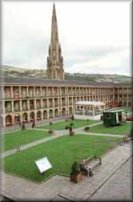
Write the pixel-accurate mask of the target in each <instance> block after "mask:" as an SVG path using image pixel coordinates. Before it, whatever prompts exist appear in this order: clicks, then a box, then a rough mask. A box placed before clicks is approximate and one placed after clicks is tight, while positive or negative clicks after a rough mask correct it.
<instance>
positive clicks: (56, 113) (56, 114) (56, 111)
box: [55, 109, 59, 117]
mask: <svg viewBox="0 0 133 202" xmlns="http://www.w3.org/2000/svg"><path fill="white" fill-rule="evenodd" d="M57 116H59V115H58V109H55V117H57Z"/></svg>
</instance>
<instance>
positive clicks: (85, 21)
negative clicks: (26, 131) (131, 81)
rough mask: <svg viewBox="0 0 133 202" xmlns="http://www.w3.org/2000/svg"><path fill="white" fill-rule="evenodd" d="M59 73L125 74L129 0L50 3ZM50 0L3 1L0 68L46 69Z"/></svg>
mask: <svg viewBox="0 0 133 202" xmlns="http://www.w3.org/2000/svg"><path fill="white" fill-rule="evenodd" d="M55 5H56V14H57V21H58V31H59V41H60V43H61V48H62V55H63V57H64V70H65V72H70V73H76V72H80V73H101V74H122V75H130V74H131V73H130V72H131V67H130V54H131V53H130V52H131V51H130V49H131V47H130V46H131V45H130V44H131V41H130V32H131V30H130V29H131V22H130V18H131V2H130V1H107V2H106V1H75V2H74V1H72V2H70V1H62V2H61V1H55ZM52 7H53V2H52V1H49V2H48V1H2V64H3V65H10V66H15V67H20V68H22V67H23V68H27V69H32V68H39V69H43V68H44V69H46V58H47V55H48V46H49V42H50V34H51V18H52Z"/></svg>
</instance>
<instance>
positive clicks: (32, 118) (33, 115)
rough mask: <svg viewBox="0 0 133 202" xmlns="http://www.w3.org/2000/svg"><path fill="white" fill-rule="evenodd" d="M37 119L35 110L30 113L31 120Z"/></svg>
mask: <svg viewBox="0 0 133 202" xmlns="http://www.w3.org/2000/svg"><path fill="white" fill-rule="evenodd" d="M33 120H35V112H31V113H30V121H33Z"/></svg>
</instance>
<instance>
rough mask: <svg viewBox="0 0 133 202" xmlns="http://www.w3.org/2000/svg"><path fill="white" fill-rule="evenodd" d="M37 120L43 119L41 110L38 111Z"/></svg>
mask: <svg viewBox="0 0 133 202" xmlns="http://www.w3.org/2000/svg"><path fill="white" fill-rule="evenodd" d="M36 117H37V120H41V119H42V113H41V111H38V112H37V114H36Z"/></svg>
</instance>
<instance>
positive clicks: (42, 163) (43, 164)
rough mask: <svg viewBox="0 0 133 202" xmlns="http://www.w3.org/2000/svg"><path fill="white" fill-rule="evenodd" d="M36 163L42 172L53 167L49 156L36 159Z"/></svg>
mask: <svg viewBox="0 0 133 202" xmlns="http://www.w3.org/2000/svg"><path fill="white" fill-rule="evenodd" d="M35 164H36V165H37V167H38V169H39V171H40V173H43V172H44V171H46V170H48V169H50V168H52V165H51V164H50V162H49V160H48V159H47V157H44V158H41V159H38V160H37V161H35Z"/></svg>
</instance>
